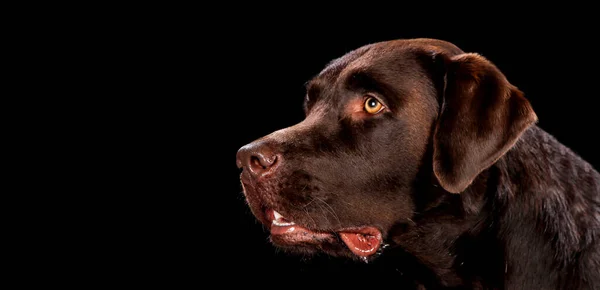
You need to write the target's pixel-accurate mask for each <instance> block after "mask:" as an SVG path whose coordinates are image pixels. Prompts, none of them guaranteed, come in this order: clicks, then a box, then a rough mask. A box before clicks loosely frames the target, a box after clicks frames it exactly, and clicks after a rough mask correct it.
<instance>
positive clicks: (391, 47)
mask: <svg viewBox="0 0 600 290" xmlns="http://www.w3.org/2000/svg"><path fill="white" fill-rule="evenodd" d="M417 51H420V52H428V53H431V54H434V53H445V54H447V55H456V54H460V53H463V51H462V50H461V49H460V48H458V47H457V46H455V45H454V44H452V43H449V42H446V41H441V40H437V39H426V38H422V39H408V40H403V39H400V40H393V41H384V42H378V43H374V44H369V45H365V46H362V47H360V48H358V49H356V50H353V51H350V52H348V53H347V54H345V55H343V56H342V57H340V58H337V59H334V60H333V61H331V62H330V63H329V64H328V65H327V66H326V67H325V68H324V69H323V70H322V71H321V72H320V73H319V75H318V76H317V77H315V78H314V79H313V80H312V81H311V82H316V83H321V82H328V83H333V82H335V80H336V79H338V78H339V76H340V75H344V72H348V71H352V70H353V69H360V68H368V67H377V66H385V65H388V64H389V63H390V61H391V60H395V61H402V60H406V61H407V62H406V63H407V64H408V63H410V62H408V60H409V59H410V57H411V56H414V52H417Z"/></svg>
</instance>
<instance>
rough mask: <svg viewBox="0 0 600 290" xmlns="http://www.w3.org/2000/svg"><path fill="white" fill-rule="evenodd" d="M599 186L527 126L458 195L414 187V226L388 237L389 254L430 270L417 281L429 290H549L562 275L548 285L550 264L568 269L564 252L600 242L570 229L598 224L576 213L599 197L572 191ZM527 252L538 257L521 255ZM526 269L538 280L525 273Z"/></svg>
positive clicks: (589, 231) (599, 233)
mask: <svg viewBox="0 0 600 290" xmlns="http://www.w3.org/2000/svg"><path fill="white" fill-rule="evenodd" d="M538 140H542V142H540V141H538ZM565 180H568V181H569V182H565ZM599 182H600V175H599V174H598V172H597V171H595V170H594V169H593V168H592V167H591V165H589V164H588V163H586V162H584V161H582V160H581V158H579V157H578V156H577V155H576V154H574V153H573V152H572V151H571V150H569V149H568V148H566V147H565V146H564V145H562V144H560V143H559V142H558V141H557V140H556V139H554V138H553V137H552V136H550V135H549V134H548V133H546V132H544V131H543V130H541V129H540V128H538V127H536V126H534V127H532V128H530V129H529V130H527V131H526V132H525V133H524V134H523V136H522V138H521V140H520V141H519V142H517V144H516V145H515V146H514V147H513V148H512V149H511V150H510V151H509V152H507V153H506V154H505V155H504V156H503V157H502V158H501V159H500V160H498V161H497V162H496V163H495V164H494V165H493V166H491V167H490V168H488V169H487V170H485V171H484V172H482V173H481V174H480V175H479V176H478V177H477V178H476V179H475V180H474V182H473V183H472V184H471V186H469V188H467V189H466V190H465V191H464V192H462V193H461V194H450V193H447V192H445V191H444V190H443V189H442V188H441V187H439V186H437V185H435V184H432V183H429V184H427V185H423V184H420V185H419V187H418V190H419V192H418V193H417V194H418V196H420V200H419V198H417V200H416V204H417V208H416V213H415V216H414V218H413V221H414V224H412V225H403V226H399V227H398V228H395V229H393V230H392V231H391V232H390V236H391V237H393V242H394V243H395V244H396V245H397V248H396V249H395V251H396V255H398V254H399V255H404V256H407V255H410V256H412V257H414V258H415V260H414V261H413V262H414V263H413V264H418V265H419V266H418V267H420V268H427V269H429V270H430V271H429V273H430V274H429V275H428V276H427V277H420V278H421V280H428V281H429V282H426V281H423V282H424V283H431V284H430V286H431V287H433V288H435V287H438V286H450V287H451V286H453V285H460V284H464V283H469V282H470V283H472V285H473V287H474V288H477V287H480V286H481V285H484V287H491V288H495V287H498V288H504V287H508V286H510V285H503V283H504V282H503V281H505V280H506V279H505V276H507V275H508V276H512V277H513V278H515V279H516V280H518V281H520V282H521V283H525V284H527V285H545V284H548V285H552V284H551V283H557V282H560V281H562V280H560V279H561V277H560V275H561V274H559V273H557V274H556V275H555V278H554V280H555V281H548V278H547V274H545V275H542V274H543V273H547V272H552V271H556V270H553V269H554V268H552V267H553V265H556V264H557V263H558V264H559V265H561V267H559V269H563V270H568V269H567V268H568V261H569V259H570V258H572V257H570V256H568V255H569V254H570V253H572V254H574V253H576V252H578V251H581V250H582V248H585V247H590V245H592V246H593V242H594V240H596V241H597V240H598V239H600V229H594V228H583V227H581V226H579V227H577V226H576V225H585V224H590V225H591V224H594V223H595V222H596V223H597V221H595V222H594V221H593V219H597V220H600V212H599V213H598V215H597V216H595V217H594V216H589V215H588V216H585V215H583V213H585V212H588V213H589V212H593V210H592V211H590V210H589V209H588V208H586V207H590V206H595V207H596V208H598V206H599V205H600V200H599V196H600V194H599V193H598V192H596V193H585V192H583V193H582V192H580V191H578V190H577V188H572V187H573V185H577V184H581V183H596V184H595V186H594V184H591V186H586V188H596V189H597V190H598V189H599V188H600V184H597V183H599ZM424 200H427V201H424ZM590 201H592V202H591V203H590ZM578 213H579V214H578ZM507 216H510V217H511V218H506V217H507ZM511 223H512V224H511ZM515 223H518V224H515ZM484 225H485V226H484ZM565 227H567V229H566V230H565ZM573 245H580V246H579V247H578V248H573V247H574V246H573ZM527 248H536V249H541V250H540V251H539V253H545V254H544V255H543V256H539V257H538V256H536V257H523V255H522V253H524V252H527V251H524V249H527ZM393 251H394V250H391V251H390V253H392V252H393ZM559 254H562V255H563V256H560V255H559ZM393 255H394V254H390V256H393ZM384 256H385V255H384ZM400 260H402V259H400ZM405 260H406V259H405ZM401 263H402V262H401ZM532 263H534V264H536V267H533V269H537V270H536V271H538V272H539V274H540V275H538V276H537V277H535V275H532V274H531V273H530V272H527V271H526V269H532V267H531V265H532ZM410 267H413V268H414V267H417V266H415V265H410V266H408V265H407V268H404V270H405V271H411V270H410ZM420 270H422V269H420ZM414 273H423V271H414ZM562 275H567V274H562ZM521 276H522V277H521ZM515 279H511V280H513V281H514V280H515ZM544 279H545V281H544ZM550 280H551V279H550ZM557 280H558V281H557ZM563 280H564V281H568V280H569V279H566V278H564V279H563ZM535 283H537V284H535ZM563 283H564V282H563ZM525 284H523V285H525ZM508 288H510V287H508Z"/></svg>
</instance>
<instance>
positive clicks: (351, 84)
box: [346, 70, 387, 93]
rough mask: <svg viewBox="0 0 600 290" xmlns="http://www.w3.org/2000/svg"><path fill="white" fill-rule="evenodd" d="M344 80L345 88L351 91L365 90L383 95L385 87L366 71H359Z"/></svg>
mask: <svg viewBox="0 0 600 290" xmlns="http://www.w3.org/2000/svg"><path fill="white" fill-rule="evenodd" d="M348 75H349V76H348V78H346V88H347V89H349V90H352V91H359V90H366V91H374V92H378V93H383V92H382V91H384V90H385V89H386V87H387V86H386V85H385V84H383V83H382V82H380V81H378V80H377V78H376V77H375V76H374V75H373V74H372V73H371V72H368V71H365V70H360V71H354V72H351V73H349V74H348Z"/></svg>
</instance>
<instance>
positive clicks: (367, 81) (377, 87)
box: [345, 69, 400, 109]
mask: <svg viewBox="0 0 600 290" xmlns="http://www.w3.org/2000/svg"><path fill="white" fill-rule="evenodd" d="M381 79H383V77H378V74H377V73H376V72H373V71H368V70H365V69H361V70H356V71H353V72H350V73H349V74H348V78H346V80H345V86H346V89H348V90H350V91H355V92H363V93H364V92H374V93H378V94H380V95H381V97H382V98H383V99H384V101H386V102H387V105H388V106H391V107H390V109H395V108H397V107H398V106H399V105H400V104H399V101H400V100H398V99H397V98H393V97H391V96H394V95H396V93H395V91H396V89H394V87H393V86H392V85H390V84H388V83H386V82H384V81H382V80H381Z"/></svg>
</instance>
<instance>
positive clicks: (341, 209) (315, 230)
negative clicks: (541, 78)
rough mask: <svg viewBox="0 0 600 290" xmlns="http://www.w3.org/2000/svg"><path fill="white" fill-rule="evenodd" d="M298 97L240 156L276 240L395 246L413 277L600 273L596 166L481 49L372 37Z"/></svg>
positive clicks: (566, 281)
mask: <svg viewBox="0 0 600 290" xmlns="http://www.w3.org/2000/svg"><path fill="white" fill-rule="evenodd" d="M304 111H305V114H306V118H305V119H304V120H303V121H302V122H300V123H299V124H297V125H294V126H291V127H289V128H285V129H282V130H279V131H276V132H273V133H272V134H270V135H268V136H265V137H263V138H260V139H258V140H256V141H254V142H252V143H250V144H248V145H245V146H243V147H242V148H241V149H240V150H239V151H238V152H237V156H236V157H237V166H238V167H239V168H241V169H242V172H241V175H240V180H241V184H242V188H243V192H244V195H245V198H246V201H247V203H248V206H249V207H250V209H251V211H252V213H253V214H254V215H255V216H256V218H257V219H258V220H259V221H260V222H262V223H263V224H264V226H265V227H267V228H268V229H269V230H270V240H271V241H272V243H273V244H274V245H275V246H277V247H278V248H281V249H284V250H286V251H289V252H292V253H298V254H302V255H311V254H315V253H322V252H324V253H326V254H329V255H331V256H336V257H345V258H351V259H358V260H363V261H365V262H369V261H373V260H376V259H387V260H388V261H390V263H392V264H393V266H394V267H396V268H399V269H401V270H402V271H404V272H405V273H407V275H410V277H411V279H414V281H415V285H418V287H420V288H419V289H600V174H599V173H598V172H597V171H596V170H595V169H594V168H593V167H592V166H591V165H590V164H589V163H587V162H586V161H584V160H582V159H581V158H580V157H579V156H578V155H577V154H575V153H574V152H572V151H571V150H570V149H569V148H567V147H566V146H564V145H562V144H561V143H560V142H559V141H557V140H556V139H555V138H554V137H553V136H551V135H550V134H548V133H547V132H545V131H544V130H542V129H541V128H540V127H538V126H537V125H536V124H537V116H536V114H535V112H534V110H533V109H532V106H531V105H530V103H529V101H528V100H527V99H526V98H525V97H524V94H523V93H522V92H521V91H520V90H519V89H518V88H516V87H515V86H513V85H512V84H511V83H510V82H509V81H508V80H507V79H506V77H505V76H504V75H503V74H502V72H501V71H500V70H499V69H498V68H497V67H496V66H495V65H494V64H493V63H492V62H490V61H489V60H487V59H486V58H484V57H482V56H481V55H479V54H476V53H465V52H464V51H462V50H461V49H460V48H458V47H457V46H455V45H453V44H452V43H449V42H446V41H442V40H436V39H400V40H393V41H386V42H379V43H374V44H370V45H366V46H363V47H360V48H358V49H356V50H354V51H351V52H349V53H347V54H346V55H344V56H342V57H340V58H338V59H336V60H334V61H332V62H331V63H329V64H328V65H327V66H326V68H325V69H324V70H323V71H321V72H320V73H319V74H318V75H317V76H316V77H314V78H313V79H312V80H311V81H310V82H308V83H307V93H306V97H305V101H304Z"/></svg>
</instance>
